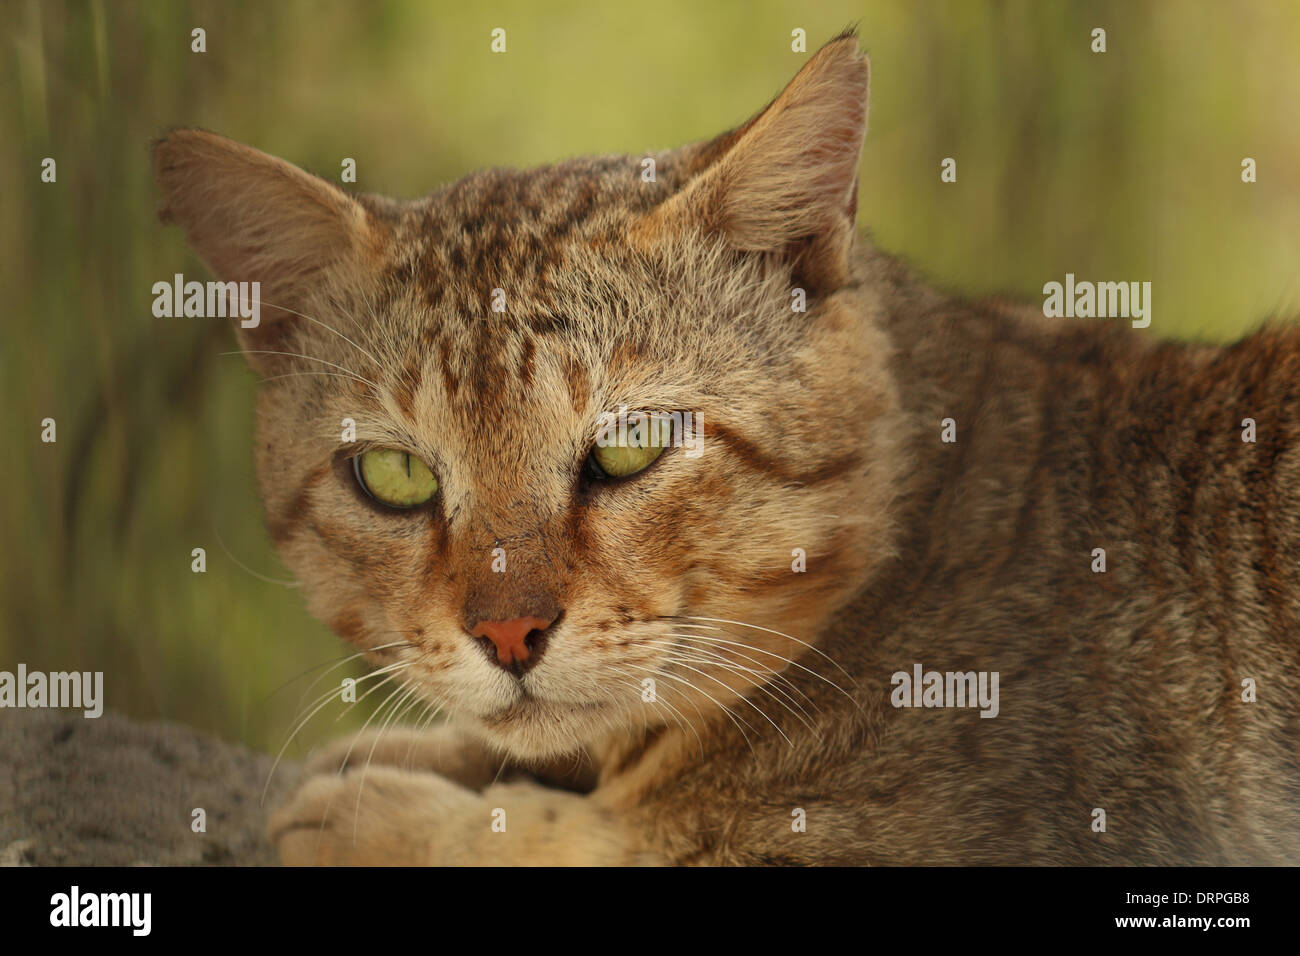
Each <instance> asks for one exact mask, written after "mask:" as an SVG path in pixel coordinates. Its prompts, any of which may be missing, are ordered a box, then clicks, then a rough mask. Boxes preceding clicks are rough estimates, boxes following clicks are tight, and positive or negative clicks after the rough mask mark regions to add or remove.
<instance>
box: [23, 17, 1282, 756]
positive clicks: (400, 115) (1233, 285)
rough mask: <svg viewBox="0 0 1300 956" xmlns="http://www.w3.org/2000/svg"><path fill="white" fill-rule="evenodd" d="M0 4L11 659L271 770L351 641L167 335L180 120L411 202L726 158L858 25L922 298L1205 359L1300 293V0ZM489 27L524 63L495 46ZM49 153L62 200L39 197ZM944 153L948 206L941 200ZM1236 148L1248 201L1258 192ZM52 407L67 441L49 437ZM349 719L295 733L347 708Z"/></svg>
mask: <svg viewBox="0 0 1300 956" xmlns="http://www.w3.org/2000/svg"><path fill="white" fill-rule="evenodd" d="M0 14H2V21H3V22H4V23H5V25H6V36H5V55H4V59H3V64H2V66H0V70H2V72H0V162H2V163H3V168H4V170H5V173H6V183H7V185H8V189H7V191H6V195H5V197H4V215H3V217H2V218H0V278H2V280H3V289H4V293H5V317H4V320H3V328H4V335H3V338H2V339H0V373H2V374H3V378H4V386H5V390H4V394H5V402H4V409H3V416H2V420H0V428H2V429H3V431H2V432H0V435H3V440H4V447H5V448H6V449H7V450H8V454H9V463H8V467H7V475H8V481H7V494H6V495H5V502H4V507H3V533H4V538H3V540H4V542H5V543H6V545H7V547H6V548H5V550H4V553H3V557H0V562H2V564H0V599H2V600H3V603H4V613H3V615H2V616H0V628H2V630H0V669H12V668H13V667H14V666H15V665H16V664H17V662H19V661H24V662H26V663H27V664H28V666H29V667H32V668H37V669H45V670H63V669H71V668H76V669H81V670H103V671H104V672H105V681H106V692H107V698H108V700H107V704H108V706H109V707H110V708H113V709H116V710H119V711H125V712H127V713H130V714H133V715H136V716H140V717H157V716H161V717H167V718H171V719H175V720H180V721H183V722H186V723H189V724H192V725H195V726H198V727H201V728H204V729H207V730H211V731H215V732H217V733H220V734H222V735H224V736H226V737H228V738H232V739H239V740H243V741H246V742H248V743H250V744H252V745H254V746H258V747H264V748H265V747H278V745H279V743H280V741H281V740H282V739H283V736H284V734H285V733H286V732H287V731H288V729H289V728H290V726H291V723H292V718H293V715H294V713H295V712H296V711H297V708H298V705H299V703H300V701H299V694H300V693H301V691H302V690H303V689H304V688H305V686H306V684H307V683H308V682H309V681H308V680H306V679H303V680H297V681H294V680H293V679H294V678H295V677H296V676H297V675H299V674H300V673H302V672H303V671H305V670H306V669H307V668H309V667H312V666H313V665H318V664H321V663H323V662H326V661H330V660H332V659H335V658H337V657H339V656H341V655H342V654H343V653H344V650H343V649H342V646H341V644H340V643H339V642H338V641H337V640H336V639H335V638H333V637H332V636H331V635H330V634H329V633H328V632H327V631H326V629H325V628H324V627H322V626H321V625H320V624H318V623H316V622H315V621H313V620H311V619H310V618H309V617H308V616H307V614H306V612H305V611H304V610H303V605H302V600H301V596H300V595H299V593H298V592H296V591H295V590H292V589H289V588H285V587H283V586H281V585H279V584H275V583H269V582H267V581H264V580H262V579H261V578H260V577H258V576H257V575H262V576H266V577H270V578H281V579H285V578H287V573H286V572H285V571H284V569H283V568H282V567H280V565H279V564H278V562H277V559H276V557H275V555H274V552H273V550H272V549H271V547H270V545H269V542H268V539H267V536H266V534H265V532H264V530H263V528H262V524H261V513H260V506H259V503H258V497H257V492H256V488H255V485H254V481H253V476H252V469H251V451H250V450H251V443H252V438H251V424H252V395H253V384H254V378H253V376H252V375H251V374H250V373H249V372H248V371H247V370H246V369H245V368H244V367H243V364H242V361H241V360H240V359H239V358H238V357H234V356H224V357H223V356H221V355H220V353H222V352H226V351H229V350H230V349H232V348H233V339H232V337H231V335H230V332H229V330H228V329H226V328H224V327H223V326H221V325H220V324H219V323H205V322H202V321H195V320H188V321H183V320H159V319H155V318H153V316H152V314H151V311H150V304H151V301H152V294H151V291H150V289H151V286H152V284H153V283H154V282H155V281H157V280H159V279H165V278H168V277H170V276H171V275H172V274H173V273H174V272H178V271H180V272H184V273H186V274H187V275H190V274H194V275H195V276H199V275H201V274H202V273H203V270H202V268H201V266H200V265H199V263H198V262H197V261H196V260H195V259H194V258H193V256H192V255H191V254H190V253H189V252H188V251H187V249H186V248H185V246H184V243H183V241H182V239H181V236H180V234H179V233H178V232H177V231H176V230H170V229H164V228H162V227H161V226H159V225H158V223H157V222H156V220H155V218H154V209H155V202H156V197H155V196H154V193H153V187H152V183H151V180H150V173H149V161H148V146H149V142H150V140H151V139H152V138H153V137H154V136H156V135H157V134H158V133H159V132H160V131H162V130H163V129H165V128H167V127H168V126H172V125H197V126H204V127H207V128H210V129H214V130H217V131H219V132H222V133H224V134H226V135H229V136H232V137H234V138H236V139H240V140H243V141H245V142H248V143H251V144H253V145H256V146H257V147H259V148H261V149H264V150H267V151H269V152H272V153H276V154H279V155H282V156H284V157H286V158H288V159H290V160H291V161H293V162H296V163H298V164H300V165H304V166H306V167H307V168H310V169H312V170H314V171H316V172H319V173H321V174H322V175H325V176H329V177H336V176H337V175H338V170H339V163H340V161H341V159H342V158H343V157H345V156H350V157H354V158H355V159H356V161H357V165H358V173H359V176H358V179H359V182H358V184H357V188H359V189H362V190H366V191H375V192H383V193H389V194H393V195H397V196H414V195H419V194H421V193H424V192H427V191H429V190H430V189H433V188H435V187H436V186H438V185H440V184H443V183H446V182H449V181H452V180H454V179H456V178H458V177H459V176H461V175H463V174H464V173H465V172H467V171H469V170H471V169H474V168H476V167H479V166H483V165H533V164H537V163H544V162H548V161H551V160H555V159H558V158H561V157H564V156H567V155H571V154H576V153H583V152H592V153H609V152H634V153H637V152H641V151H644V150H647V149H652V148H660V147H664V146H670V145H674V144H677V143H681V142H685V141H688V140H691V139H697V138H702V137H706V136H711V135H713V134H715V133H717V132H720V131H722V130H723V129H724V128H727V127H729V126H732V125H734V124H736V123H738V122H740V121H741V120H743V119H745V118H746V117H748V116H749V115H750V114H751V113H752V112H753V111H754V110H756V109H757V108H758V107H760V106H761V105H763V104H764V103H765V102H766V101H767V99H768V98H769V97H770V96H772V95H773V94H774V93H776V92H777V91H778V90H779V89H780V87H781V86H782V85H783V83H784V82H785V81H786V80H787V79H788V78H789V77H790V76H791V75H792V74H793V72H794V71H795V70H796V69H797V67H798V66H799V65H800V64H801V63H802V62H803V61H804V60H805V59H806V55H803V54H796V53H792V52H791V50H790V31H791V30H792V29H793V28H795V27H801V28H803V29H804V30H806V31H807V36H808V46H809V49H810V50H815V49H816V48H817V46H819V45H820V44H821V43H822V42H824V41H825V40H826V39H828V38H829V37H831V36H833V35H834V34H835V33H837V32H838V31H839V30H840V29H841V28H843V27H844V26H845V25H846V24H849V23H857V24H858V25H859V28H860V31H861V35H862V38H863V43H864V45H865V46H866V48H867V49H868V51H869V53H870V55H871V58H872V69H873V83H872V114H871V120H870V130H869V133H868V139H867V151H866V158H865V161H864V164H863V169H862V183H861V192H860V206H861V219H862V222H863V223H864V224H869V225H870V227H871V229H872V230H873V233H874V235H875V237H876V240H877V241H878V242H879V244H880V245H882V246H883V247H884V248H886V249H889V250H891V251H895V252H898V253H902V254H904V255H905V256H906V257H907V258H909V259H910V260H911V261H912V262H914V263H915V264H916V265H917V266H919V267H920V268H921V269H922V270H923V271H924V272H925V273H927V274H928V275H929V276H931V277H932V278H933V279H934V280H936V281H937V282H938V283H940V284H942V285H944V286H946V287H949V288H952V289H959V290H962V291H965V292H968V293H972V294H975V293H985V292H994V291H1006V292H1014V293H1017V294H1020V295H1023V296H1026V297H1029V298H1031V299H1034V300H1037V299H1039V298H1040V297H1041V293H1040V289H1041V286H1042V283H1043V282H1045V281H1047V280H1049V279H1060V278H1061V277H1062V276H1063V275H1064V274H1065V273H1066V272H1067V271H1069V272H1074V273H1076V274H1077V275H1079V276H1080V277H1081V278H1083V277H1091V278H1108V279H1149V280H1151V281H1152V282H1153V288H1154V295H1153V305H1154V322H1153V325H1152V330H1151V331H1152V332H1153V333H1155V334H1161V335H1167V336H1174V337H1194V338H1210V339H1216V340H1226V339H1230V338H1233V337H1235V336H1238V335H1240V334H1242V333H1243V332H1245V331H1248V330H1249V329H1251V328H1253V327H1254V326H1255V325H1256V324H1257V323H1258V322H1259V321H1260V320H1262V319H1263V318H1265V317H1266V316H1268V315H1271V314H1278V313H1283V312H1286V311H1288V310H1290V311H1294V310H1295V308H1296V306H1297V303H1298V302H1300V282H1297V269H1296V259H1297V257H1296V250H1297V243H1296V236H1297V235H1298V234H1300V139H1297V136H1296V134H1295V117H1296V113H1295V104H1296V103H1297V102H1300V63H1298V62H1297V58H1296V56H1295V53H1296V50H1297V48H1298V47H1300V42H1298V41H1300V4H1282V3H1274V2H1269V0H1254V2H1239V3H1234V4H1231V5H1228V4H1223V3H1218V2H1209V0H1187V2H1183V0H1165V2H1147V3H1133V2H1102V3H1093V2H1089V3H1050V4H1049V3H1038V2H1029V0H1023V2H1000V3H992V2H989V3H981V2H960V0H947V2H910V0H909V2H904V0H891V2H872V3H867V2H864V0H857V2H838V0H830V2H823V3H819V4H817V5H816V7H815V9H812V10H810V9H808V7H807V5H805V4H803V3H795V2H787V3H777V2H764V3H740V2H731V3H718V4H700V3H698V2H683V0H664V2H660V3H657V4H654V5H653V6H649V7H647V6H642V5H633V4H621V5H619V4H608V3H598V2H592V3H578V2H561V3H552V4H546V5H545V6H544V8H543V6H542V5H538V4H532V3H522V2H518V3H491V2H488V3H481V4H475V5H472V6H471V5H461V4H436V3H422V2H412V3H374V4H370V3H342V2H332V0H289V2H279V3H274V4H268V3H259V2H252V0H247V2H194V3H163V2H156V3H144V2H140V3H131V2H88V0H83V2H48V3H38V2H35V0H31V2H8V3H5V4H4V5H3V6H0ZM497 26H502V27H505V28H506V29H507V31H508V34H507V35H508V52H507V54H506V55H504V56H499V55H493V54H491V53H490V52H489V33H490V31H491V29H492V28H493V27H497ZM1096 26H1101V27H1104V28H1106V30H1107V32H1108V46H1109V51H1108V52H1107V53H1105V54H1103V55H1094V54H1093V53H1091V52H1090V51H1089V32H1090V30H1091V29H1092V28H1093V27H1096ZM194 27H203V28H204V29H205V30H206V31H207V52H206V53H204V54H196V53H192V52H190V31H191V29H193V28H194ZM46 156H52V157H54V158H55V159H56V160H57V163H58V182H57V183H56V184H43V183H41V182H40V180H39V171H40V163H41V160H42V158H44V157H46ZM945 156H953V157H955V158H957V160H958V181H957V183H956V184H942V183H940V181H939V162H940V160H941V159H942V158H943V157H945ZM1244 156H1252V157H1254V158H1255V159H1256V160H1257V161H1258V163H1259V182H1258V183H1257V184H1254V185H1249V186H1247V185H1244V184H1242V183H1241V182H1240V177H1239V172H1240V163H1241V159H1242V157H1244ZM47 416H48V417H53V418H55V419H56V420H57V422H58V442H57V444H52V445H47V444H42V443H41V442H40V440H39V431H40V422H41V420H42V419H43V418H45V417H47ZM195 547H203V548H205V549H206V551H207V559H208V570H207V573H206V574H204V575H195V574H193V573H192V572H191V571H190V551H191V549H192V548H195ZM226 549H229V553H227V550H226ZM241 565H243V566H245V567H241ZM245 568H247V569H251V570H252V571H254V572H256V573H255V574H252V573H249V571H248V570H246V569H245ZM348 672H351V673H360V670H359V669H355V668H354V669H351V670H350V671H344V672H343V673H348ZM286 682H291V683H288V686H285V685H286ZM378 699H380V698H379V697H378V696H376V697H375V698H372V700H378ZM361 710H362V712H363V713H364V708H361ZM337 712H338V711H337V710H335V711H331V713H337ZM331 719H332V718H331V717H329V716H326V717H323V718H320V719H318V720H317V721H316V722H315V723H314V724H313V726H312V727H311V728H309V730H308V731H307V732H305V733H304V735H303V743H310V742H311V741H313V740H315V739H318V737H319V736H321V735H325V734H329V733H332V732H337V729H338V727H341V726H356V725H357V724H359V722H360V720H361V719H362V716H360V715H358V714H357V713H345V714H344V715H343V716H342V719H341V720H340V722H339V724H338V725H334V726H332V725H331V723H330V720H331Z"/></svg>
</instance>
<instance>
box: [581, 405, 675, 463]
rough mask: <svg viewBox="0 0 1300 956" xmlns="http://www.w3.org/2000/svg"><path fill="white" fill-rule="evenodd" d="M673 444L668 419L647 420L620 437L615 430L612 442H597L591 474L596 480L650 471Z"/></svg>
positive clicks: (627, 430)
mask: <svg viewBox="0 0 1300 956" xmlns="http://www.w3.org/2000/svg"><path fill="white" fill-rule="evenodd" d="M671 442H672V423H671V422H670V421H669V420H668V419H663V418H650V419H646V420H643V421H642V422H641V423H640V424H639V425H630V426H629V427H628V428H627V429H626V430H625V432H622V433H619V434H615V433H613V431H612V430H611V432H610V434H609V435H608V439H607V440H605V441H604V443H602V441H597V443H596V447H595V448H593V449H592V450H591V455H590V456H589V457H588V458H587V471H588V473H589V474H590V475H591V476H592V477H594V478H627V477H628V476H630V475H635V474H636V473H637V472H640V471H645V470H646V469H647V468H649V467H650V466H651V465H652V464H653V463H654V461H655V459H656V458H658V457H659V456H660V455H662V454H663V453H664V449H665V448H667V447H668V446H669V444H671Z"/></svg>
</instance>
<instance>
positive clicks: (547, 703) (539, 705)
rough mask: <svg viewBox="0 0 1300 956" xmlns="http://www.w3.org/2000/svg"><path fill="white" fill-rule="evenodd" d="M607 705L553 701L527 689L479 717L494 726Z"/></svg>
mask: <svg viewBox="0 0 1300 956" xmlns="http://www.w3.org/2000/svg"><path fill="white" fill-rule="evenodd" d="M606 706H607V705H606V704H604V703H603V702H600V701H553V700H545V699H543V698H541V697H537V696H535V695H533V694H529V693H528V692H527V691H524V692H523V695H522V696H521V697H519V698H518V699H517V700H515V701H513V702H512V703H510V704H507V705H506V706H505V707H501V708H498V709H497V710H494V711H490V712H489V713H487V714H485V715H483V716H481V717H480V718H479V719H480V720H481V721H482V722H483V723H485V724H487V725H489V726H494V727H500V726H504V725H506V724H512V723H518V722H520V721H525V720H528V721H536V720H546V719H551V720H554V719H557V718H563V717H572V716H577V715H586V714H590V713H593V712H595V711H599V710H604V709H605V707H606Z"/></svg>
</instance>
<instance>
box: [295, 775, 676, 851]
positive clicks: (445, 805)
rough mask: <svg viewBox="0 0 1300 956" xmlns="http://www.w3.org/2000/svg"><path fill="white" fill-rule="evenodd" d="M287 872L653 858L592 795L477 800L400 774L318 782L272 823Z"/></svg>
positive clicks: (508, 790) (501, 794)
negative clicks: (295, 867) (295, 869)
mask: <svg viewBox="0 0 1300 956" xmlns="http://www.w3.org/2000/svg"><path fill="white" fill-rule="evenodd" d="M270 836H271V839H272V841H273V842H274V843H275V844H276V847H277V849H278V850H279V853H280V858H281V860H282V861H283V862H284V863H285V864H286V865H299V866H302V865H306V866H311V865H331V866H475V865H486V866H556V865H559V866H566V865H567V866H602V865H610V866H619V865H629V864H653V863H655V862H658V859H657V856H656V854H654V853H653V852H652V851H651V850H650V849H649V848H648V847H647V846H646V844H645V841H644V840H643V839H642V838H640V836H639V835H638V834H636V833H635V831H634V830H633V829H632V828H631V827H629V826H628V825H627V824H626V822H625V821H624V820H623V819H622V818H621V817H620V816H619V815H618V814H615V813H613V812H611V811H610V810H608V809H607V808H605V807H603V806H601V805H600V804H598V803H597V802H596V801H595V800H594V799H592V798H591V797H589V796H582V795H579V794H575V793H571V792H568V791H564V790H555V789H552V788H549V787H544V786H540V785H538V784H535V783H508V784H494V785H492V786H489V787H488V788H486V789H485V790H484V791H483V792H481V793H477V792H475V791H473V790H471V789H469V788H467V787H463V786H461V785H459V784H457V783H455V782H453V781H451V780H448V779H447V778H445V777H440V776H437V775H435V774H430V773H409V772H405V771H401V770H397V769H395V768H393V767H371V768H369V769H368V771H364V772H363V771H362V770H360V769H354V770H348V771H346V772H345V773H343V774H342V775H338V774H327V775H320V776H316V777H313V778H311V779H310V780H309V781H308V782H307V783H306V785H304V786H303V787H302V788H301V789H300V790H299V791H298V792H297V794H296V795H295V796H294V797H293V799H292V800H290V802H289V803H288V804H287V805H286V806H284V807H283V808H281V809H280V810H278V811H277V812H276V813H275V814H273V816H272V818H271V824H270Z"/></svg>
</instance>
